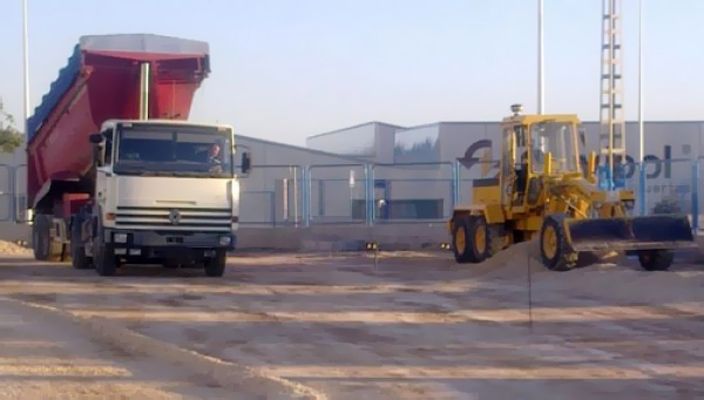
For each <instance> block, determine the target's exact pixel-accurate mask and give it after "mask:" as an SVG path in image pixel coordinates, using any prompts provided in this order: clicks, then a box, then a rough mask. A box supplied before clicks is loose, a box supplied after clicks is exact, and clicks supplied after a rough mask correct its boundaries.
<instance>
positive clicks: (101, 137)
mask: <svg viewBox="0 0 704 400" xmlns="http://www.w3.org/2000/svg"><path fill="white" fill-rule="evenodd" d="M90 140H91V142H92V143H93V144H94V157H93V158H94V163H93V164H94V168H95V179H94V182H95V187H94V190H93V193H92V196H91V197H92V198H91V200H90V201H88V202H86V203H85V205H84V206H83V207H81V210H80V212H78V213H77V214H75V215H74V217H73V218H74V220H73V221H72V222H71V227H72V229H71V256H72V259H73V264H74V266H75V267H76V268H89V267H90V265H94V266H95V269H96V270H97V272H98V273H99V274H100V275H112V274H114V273H115V270H116V268H117V267H118V266H119V265H120V264H121V263H123V262H128V263H148V264H155V263H161V264H163V265H165V266H180V265H182V266H190V265H203V267H204V269H205V273H206V275H208V276H221V275H222V274H223V272H224V269H225V262H226V253H227V251H228V250H231V249H234V248H235V246H236V243H237V235H236V233H237V227H238V221H239V193H240V190H239V175H238V174H239V173H241V174H246V173H247V172H248V170H249V166H250V159H249V154H248V153H246V152H243V153H242V155H241V161H240V163H239V164H240V166H239V168H237V171H236V170H235V153H236V148H237V147H236V145H235V138H234V134H233V129H232V127H230V126H227V125H202V124H193V123H188V122H181V121H173V120H109V121H106V122H105V123H103V124H102V127H101V130H100V133H96V134H93V135H91V136H90Z"/></svg>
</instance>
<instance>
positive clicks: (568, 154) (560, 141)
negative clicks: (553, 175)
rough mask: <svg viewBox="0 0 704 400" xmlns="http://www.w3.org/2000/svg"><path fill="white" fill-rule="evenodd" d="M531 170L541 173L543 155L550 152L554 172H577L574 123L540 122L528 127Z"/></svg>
mask: <svg viewBox="0 0 704 400" xmlns="http://www.w3.org/2000/svg"><path fill="white" fill-rule="evenodd" d="M530 135H531V142H532V148H533V149H532V150H533V151H532V155H533V172H536V173H541V172H542V171H543V167H544V164H545V155H546V154H547V153H548V152H549V153H551V154H552V160H553V165H552V170H553V171H555V172H577V171H579V169H578V168H577V153H576V151H577V150H576V148H575V134H574V125H573V124H571V123H568V122H542V123H538V124H533V125H532V126H531V128H530Z"/></svg>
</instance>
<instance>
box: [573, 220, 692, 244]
mask: <svg viewBox="0 0 704 400" xmlns="http://www.w3.org/2000/svg"><path fill="white" fill-rule="evenodd" d="M565 225H566V226H565V229H566V230H567V232H568V238H569V244H570V246H571V247H572V249H573V250H575V251H602V250H616V251H622V250H626V251H628V250H648V249H653V250H654V249H681V248H691V247H696V243H695V242H694V235H693V234H692V227H691V225H690V223H689V219H688V218H687V217H686V216H681V215H653V216H647V217H626V218H595V219H582V220H577V219H572V220H566V221H565Z"/></svg>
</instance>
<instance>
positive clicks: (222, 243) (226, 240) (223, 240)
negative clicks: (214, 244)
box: [220, 236, 232, 246]
mask: <svg viewBox="0 0 704 400" xmlns="http://www.w3.org/2000/svg"><path fill="white" fill-rule="evenodd" d="M230 242H232V238H231V237H229V236H220V246H229V245H230Z"/></svg>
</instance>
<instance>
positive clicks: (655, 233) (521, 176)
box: [449, 105, 696, 271]
mask: <svg viewBox="0 0 704 400" xmlns="http://www.w3.org/2000/svg"><path fill="white" fill-rule="evenodd" d="M512 111H513V115H511V116H509V117H506V118H504V119H503V122H502V124H501V134H502V150H501V159H500V168H499V173H498V175H497V176H496V177H494V178H488V179H477V180H475V181H474V184H473V189H472V190H473V192H472V204H466V205H460V206H458V207H456V208H455V209H454V210H453V215H452V217H451V219H450V221H449V231H450V234H451V236H452V249H453V252H454V256H455V259H456V260H457V262H459V263H478V262H481V261H483V260H485V259H486V258H488V257H491V256H492V255H493V254H495V253H496V252H498V251H500V250H502V249H504V248H506V247H508V246H511V245H512V244H515V243H519V242H523V241H527V240H531V239H534V238H536V237H537V239H538V240H539V242H540V257H541V260H542V263H543V264H544V266H545V267H547V268H548V269H551V270H556V271H566V270H570V269H572V268H573V267H575V266H576V265H577V262H578V260H579V256H580V254H583V253H592V252H607V253H608V252H612V251H626V252H629V253H632V254H636V255H637V256H638V260H639V262H640V265H641V266H642V267H643V268H644V269H646V270H665V269H668V268H669V267H670V265H671V264H672V261H673V257H674V253H673V250H675V249H678V248H686V247H695V246H696V245H695V243H694V237H693V233H692V228H691V226H690V222H689V219H688V218H687V216H685V215H670V214H667V215H651V216H633V213H632V210H633V209H634V204H635V195H634V192H633V190H630V189H620V190H612V191H608V190H601V189H600V188H599V185H598V182H597V178H596V174H595V171H596V165H597V156H596V154H595V153H591V154H589V155H588V156H587V155H585V154H582V152H583V148H584V136H583V134H580V128H579V124H580V121H579V118H578V117H577V116H576V115H523V114H522V113H521V111H522V107H521V106H520V105H514V106H512ZM585 160H586V162H585Z"/></svg>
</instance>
